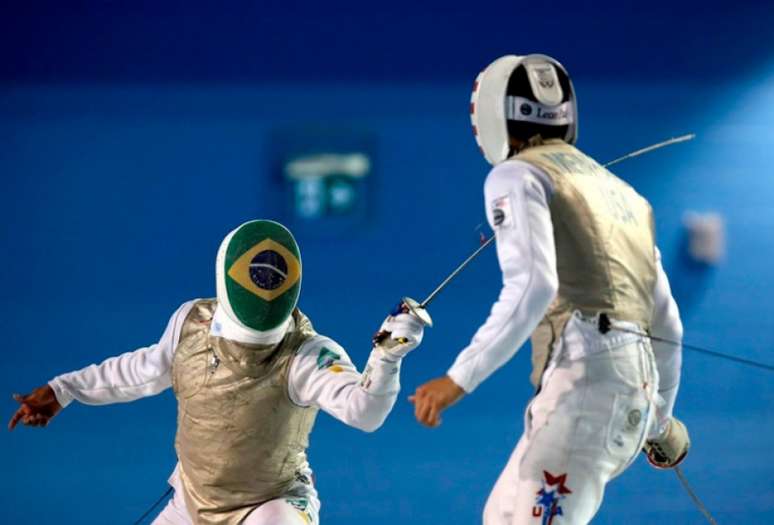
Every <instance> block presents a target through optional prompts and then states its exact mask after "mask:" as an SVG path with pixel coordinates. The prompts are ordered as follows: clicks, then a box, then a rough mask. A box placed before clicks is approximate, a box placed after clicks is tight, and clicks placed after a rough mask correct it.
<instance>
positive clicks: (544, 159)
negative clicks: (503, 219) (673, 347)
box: [515, 140, 656, 386]
mask: <svg viewBox="0 0 774 525" xmlns="http://www.w3.org/2000/svg"><path fill="white" fill-rule="evenodd" d="M515 158H516V159H518V160H521V161H524V162H528V163H530V164H532V165H534V166H537V167H538V168H540V169H541V170H543V171H544V172H545V173H546V174H548V176H549V177H550V178H551V181H552V183H553V186H554V193H553V196H552V198H551V203H550V211H551V221H552V222H553V228H554V242H555V245H556V266H557V273H558V276H559V291H558V294H557V297H556V299H555V300H554V302H553V303H552V304H551V306H550V307H549V309H548V311H547V313H546V315H545V317H544V318H543V320H542V321H541V322H540V324H539V325H538V327H537V328H536V329H535V332H534V333H533V334H532V365H533V370H532V375H531V376H530V380H531V381H532V384H533V385H535V386H537V385H538V384H539V383H540V378H541V376H542V374H543V371H544V369H545V367H546V364H547V362H548V359H549V356H550V351H551V348H552V346H553V343H554V342H555V341H556V340H557V339H558V338H559V336H560V335H561V334H562V331H563V330H564V325H565V324H566V322H567V320H568V319H569V317H570V315H571V314H572V312H573V311H575V310H579V311H580V312H581V313H582V314H584V315H587V316H594V315H596V314H600V313H606V314H607V315H608V316H609V317H611V318H614V319H618V320H623V321H632V322H635V323H638V324H639V325H640V326H641V327H642V328H643V330H647V329H648V328H649V327H650V322H651V315H652V311H653V287H654V285H655V281H656V260H655V239H654V227H653V211H652V209H651V207H650V204H648V201H647V200H645V198H643V197H642V196H640V195H639V194H638V193H637V192H636V191H634V189H633V188H632V187H631V186H629V185H628V184H626V183H625V182H623V181H622V180H621V179H619V178H618V177H616V176H615V175H613V174H612V173H610V172H609V171H607V170H606V169H605V168H603V167H602V166H600V165H599V164H597V162H596V161H594V159H592V158H590V157H587V156H586V155H584V154H583V153H581V152H580V151H579V150H577V149H576V148H575V147H573V146H570V145H568V144H566V143H564V142H562V141H560V140H548V141H545V142H543V143H538V144H537V145H535V146H532V147H529V148H527V149H525V150H523V151H522V152H521V153H519V154H518V155H517V156H516V157H515Z"/></svg>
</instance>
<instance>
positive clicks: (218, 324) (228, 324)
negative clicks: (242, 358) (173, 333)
mask: <svg viewBox="0 0 774 525" xmlns="http://www.w3.org/2000/svg"><path fill="white" fill-rule="evenodd" d="M294 326H295V323H294V322H293V316H290V317H288V318H287V320H286V321H285V322H283V323H282V324H281V325H279V326H278V327H276V328H272V329H271V330H267V331H265V332H261V331H258V330H251V329H250V328H247V327H246V326H243V325H242V324H241V323H237V322H236V321H235V320H233V319H231V317H229V316H228V314H227V313H226V311H225V310H224V309H223V308H222V307H221V306H220V304H218V306H217V307H216V308H215V314H214V315H213V316H212V324H211V325H210V335H213V336H215V337H222V338H224V339H230V340H232V341H237V342H239V343H244V344H248V345H275V344H277V343H279V342H280V341H282V338H283V337H285V334H286V333H288V332H289V331H290V330H292V329H293V327H294Z"/></svg>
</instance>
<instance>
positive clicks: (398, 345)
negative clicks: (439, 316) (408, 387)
mask: <svg viewBox="0 0 774 525" xmlns="http://www.w3.org/2000/svg"><path fill="white" fill-rule="evenodd" d="M408 312H409V310H408V308H407V307H406V306H405V305H404V304H403V303H400V304H398V306H396V307H395V309H394V310H393V311H392V312H391V313H390V315H388V316H387V318H386V319H385V320H384V322H383V323H382V326H381V327H380V328H379V331H378V332H376V334H374V337H373V339H372V342H373V347H374V349H375V350H376V349H378V350H381V351H382V352H384V354H385V355H387V356H389V357H392V358H397V359H400V358H402V357H403V356H405V355H406V354H408V353H409V352H411V351H412V350H413V349H415V348H416V347H417V346H419V344H420V343H421V342H422V337H423V336H424V332H425V324H424V323H423V322H422V321H421V320H420V319H419V318H418V317H416V316H415V315H412V314H411V313H408Z"/></svg>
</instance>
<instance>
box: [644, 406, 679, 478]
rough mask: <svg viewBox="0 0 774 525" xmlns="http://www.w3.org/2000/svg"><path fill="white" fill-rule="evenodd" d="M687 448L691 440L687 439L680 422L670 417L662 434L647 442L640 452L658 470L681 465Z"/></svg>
mask: <svg viewBox="0 0 774 525" xmlns="http://www.w3.org/2000/svg"><path fill="white" fill-rule="evenodd" d="M689 448H691V439H690V437H688V429H687V428H685V425H684V424H683V422H682V421H680V420H679V419H677V418H676V417H672V418H670V420H669V423H667V426H666V429H665V430H664V432H662V433H661V435H660V436H659V437H657V438H656V439H649V440H647V441H646V442H645V446H644V447H643V449H642V450H643V451H644V452H645V454H646V455H647V456H648V462H650V464H651V465H653V466H654V467H656V468H659V469H667V468H674V467H676V466H677V465H679V464H680V463H682V461H683V460H684V459H685V456H686V455H687V454H688V449H689Z"/></svg>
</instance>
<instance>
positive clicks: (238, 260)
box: [212, 220, 301, 344]
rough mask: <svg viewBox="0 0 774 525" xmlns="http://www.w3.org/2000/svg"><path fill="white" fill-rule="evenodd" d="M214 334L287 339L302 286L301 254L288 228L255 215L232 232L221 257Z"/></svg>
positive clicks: (261, 339) (268, 341) (263, 341)
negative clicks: (285, 336) (285, 337)
mask: <svg viewBox="0 0 774 525" xmlns="http://www.w3.org/2000/svg"><path fill="white" fill-rule="evenodd" d="M215 274H216V281H217V294H218V307H217V309H216V311H215V316H214V318H213V328H212V332H213V335H218V336H221V337H225V338H227V339H234V340H237V341H239V342H243V343H252V344H274V343H278V342H279V341H281V340H282V338H283V337H284V335H285V333H286V332H287V329H288V326H289V325H290V322H291V320H292V319H291V314H292V313H293V309H294V308H295V307H296V304H297V303H298V296H299V293H300V291H301V255H300V253H299V249H298V244H296V240H295V239H294V238H293V235H292V234H291V233H290V231H288V229H287V228H285V227H284V226H282V225H281V224H279V223H277V222H274V221H267V220H254V221H249V222H246V223H244V224H242V225H241V226H239V227H238V228H236V229H235V230H233V231H232V232H231V233H229V234H228V235H227V236H226V238H225V239H223V242H222V243H221V245H220V249H219V250H218V257H217V261H216V272H215Z"/></svg>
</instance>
